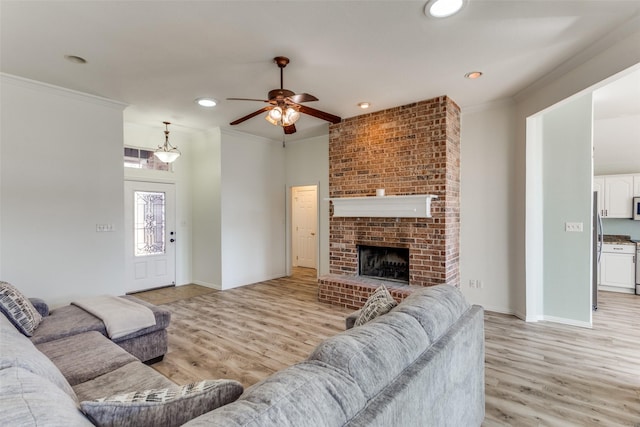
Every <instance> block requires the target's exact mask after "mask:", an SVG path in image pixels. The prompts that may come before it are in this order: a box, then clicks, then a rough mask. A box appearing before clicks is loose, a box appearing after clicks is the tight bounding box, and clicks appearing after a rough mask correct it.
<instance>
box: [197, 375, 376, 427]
mask: <svg viewBox="0 0 640 427" xmlns="http://www.w3.org/2000/svg"><path fill="white" fill-rule="evenodd" d="M365 404H366V399H365V397H364V396H363V395H362V392H361V391H360V389H359V388H358V385H357V384H356V383H355V382H354V380H353V379H352V378H349V377H348V376H347V375H345V374H344V373H343V372H341V371H338V370H336V369H334V368H332V367H331V366H328V365H326V364H324V363H322V362H303V363H299V364H297V365H293V366H290V367H288V368H286V369H283V370H281V371H278V372H276V373H275V374H273V375H271V376H270V377H268V378H266V379H265V380H263V381H261V382H259V383H257V384H254V385H253V386H251V387H249V388H248V389H247V390H245V392H244V394H243V395H242V396H240V399H238V400H236V401H235V402H233V403H230V404H228V405H225V406H223V407H221V408H218V409H216V410H215V411H212V412H209V413H206V414H204V415H202V416H200V417H198V418H196V419H194V420H192V421H190V422H188V423H187V424H185V425H187V426H225V427H227V426H230V427H231V426H233V427H238V426H247V427H249V426H251V427H300V426H305V425H323V426H326V427H330V426H336V427H337V426H343V425H344V424H345V423H346V422H347V421H348V420H349V419H351V418H352V417H353V416H354V415H355V414H356V413H357V412H358V411H359V410H360V409H361V408H362V407H363V406H364V405H365ZM310 420H313V422H310Z"/></svg>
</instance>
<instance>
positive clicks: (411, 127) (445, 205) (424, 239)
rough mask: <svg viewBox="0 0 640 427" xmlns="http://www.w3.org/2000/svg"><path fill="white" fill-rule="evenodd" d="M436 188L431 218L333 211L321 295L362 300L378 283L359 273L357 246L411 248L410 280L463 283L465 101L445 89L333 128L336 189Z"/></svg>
mask: <svg viewBox="0 0 640 427" xmlns="http://www.w3.org/2000/svg"><path fill="white" fill-rule="evenodd" d="M377 188H384V189H385V192H386V195H387V196H391V195H412V194H434V195H436V196H438V198H437V199H434V200H433V201H432V205H431V214H432V217H431V218H334V217H333V216H332V217H331V218H330V222H329V251H330V254H329V258H330V263H329V264H330V265H329V270H330V274H329V275H327V276H323V277H320V278H319V299H320V301H324V302H329V303H332V304H337V305H341V306H344V307H349V308H354V309H357V308H360V307H361V306H362V304H363V303H364V301H366V299H367V297H368V296H369V294H370V293H371V291H372V290H373V289H375V287H377V284H376V283H375V282H372V281H371V280H368V281H366V280H365V281H362V280H359V278H358V277H357V276H358V250H357V246H358V245H360V244H366V245H370V246H392V247H403V248H409V270H410V273H409V285H410V286H405V287H404V288H403V287H401V286H399V287H394V289H393V291H392V294H393V295H394V297H395V298H396V299H398V300H401V299H403V298H404V296H406V295H408V294H409V293H410V291H411V288H412V286H433V285H437V284H441V283H450V284H454V285H456V286H458V285H459V235H460V108H459V107H458V106H457V105H456V104H455V102H453V101H452V100H451V99H450V98H448V97H446V96H442V97H438V98H434V99H430V100H427V101H421V102H416V103H413V104H409V105H404V106H401V107H396V108H391V109H388V110H384V111H379V112H375V113H371V114H364V115H361V116H357V117H353V118H349V119H346V120H344V121H343V122H341V123H338V124H335V125H331V126H330V128H329V194H330V197H332V198H334V197H358V196H375V192H376V189H377Z"/></svg>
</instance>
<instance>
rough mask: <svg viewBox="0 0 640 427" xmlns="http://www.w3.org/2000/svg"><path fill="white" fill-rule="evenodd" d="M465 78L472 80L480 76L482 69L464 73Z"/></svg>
mask: <svg viewBox="0 0 640 427" xmlns="http://www.w3.org/2000/svg"><path fill="white" fill-rule="evenodd" d="M464 76H465V77H466V78H468V79H471V80H474V79H477V78H478V77H480V76H482V71H471V72H469V73H467V74H465V75H464Z"/></svg>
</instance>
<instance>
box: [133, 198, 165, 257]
mask: <svg viewBox="0 0 640 427" xmlns="http://www.w3.org/2000/svg"><path fill="white" fill-rule="evenodd" d="M134 206H135V212H134V248H135V256H147V255H158V254H164V253H165V232H164V231H165V193H162V192H152V191H135V192H134Z"/></svg>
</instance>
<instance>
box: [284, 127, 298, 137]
mask: <svg viewBox="0 0 640 427" xmlns="http://www.w3.org/2000/svg"><path fill="white" fill-rule="evenodd" d="M283 129H284V134H285V135H291V134H292V133H296V125H289V126H283Z"/></svg>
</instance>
